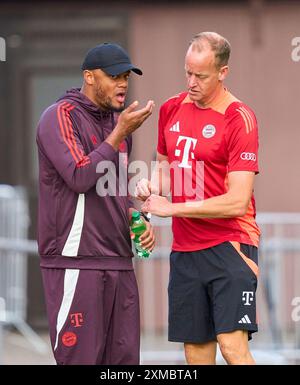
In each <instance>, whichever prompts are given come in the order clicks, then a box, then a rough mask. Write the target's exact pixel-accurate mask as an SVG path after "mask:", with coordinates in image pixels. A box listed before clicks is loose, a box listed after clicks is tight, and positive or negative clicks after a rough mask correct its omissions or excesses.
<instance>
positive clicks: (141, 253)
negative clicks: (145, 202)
mask: <svg viewBox="0 0 300 385" xmlns="http://www.w3.org/2000/svg"><path fill="white" fill-rule="evenodd" d="M130 229H131V232H132V233H133V235H134V238H133V242H134V246H135V249H136V253H137V255H138V257H140V258H148V257H149V255H150V251H148V250H145V249H143V247H142V246H141V243H140V236H141V235H142V234H143V232H144V231H145V230H146V229H147V227H146V224H145V222H144V221H143V219H142V218H141V214H140V213H139V212H138V211H134V212H133V213H132V217H131V226H130Z"/></svg>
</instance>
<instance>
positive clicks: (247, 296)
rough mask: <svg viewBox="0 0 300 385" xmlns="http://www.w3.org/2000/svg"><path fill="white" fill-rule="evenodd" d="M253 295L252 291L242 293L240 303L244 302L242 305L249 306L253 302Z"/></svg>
mask: <svg viewBox="0 0 300 385" xmlns="http://www.w3.org/2000/svg"><path fill="white" fill-rule="evenodd" d="M253 297H254V293H253V291H243V294H242V301H243V302H245V303H244V305H248V306H250V305H251V303H250V302H252V301H253Z"/></svg>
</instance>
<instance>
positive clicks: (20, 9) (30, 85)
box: [0, 0, 300, 363]
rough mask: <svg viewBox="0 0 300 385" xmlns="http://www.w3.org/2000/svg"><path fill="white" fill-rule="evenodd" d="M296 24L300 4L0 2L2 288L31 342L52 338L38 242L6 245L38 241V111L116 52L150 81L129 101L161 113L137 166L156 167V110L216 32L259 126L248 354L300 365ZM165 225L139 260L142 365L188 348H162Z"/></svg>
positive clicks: (136, 150) (234, 84) (139, 146)
mask: <svg viewBox="0 0 300 385" xmlns="http://www.w3.org/2000/svg"><path fill="white" fill-rule="evenodd" d="M299 21H300V2H299V1H288V0H287V1H271V0H270V1H268V0H249V1H246V0H244V1H199V0H198V1H189V0H186V1H184V2H182V1H168V2H167V1H157V2H154V1H143V2H142V1H125V0H124V1H110V2H106V1H100V0H98V1H93V0H90V1H88V2H85V1H64V0H61V1H51V2H50V1H25V0H24V1H13V0H11V1H5V0H3V1H1V3H0V37H2V38H4V39H5V43H6V61H0V127H1V128H0V183H1V184H6V185H11V186H20V187H21V189H20V187H19V188H18V189H17V191H16V190H13V191H12V190H11V193H10V192H9V191H8V190H9V189H7V188H5V191H4V190H3V191H4V192H3V196H2V195H1V198H0V199H2V201H3V202H4V203H3V204H2V206H3V212H1V213H0V215H2V217H3V218H4V217H5V215H8V218H14V219H13V223H10V222H9V220H8V219H7V220H6V221H5V220H3V221H2V222H1V226H0V238H1V242H0V247H2V249H1V250H0V271H2V276H1V275H0V277H2V283H3V282H4V283H3V284H2V286H1V284H0V288H1V290H2V293H1V292H0V297H1V296H3V297H9V296H12V297H13V298H14V300H13V301H12V302H13V304H12V308H13V307H14V306H17V309H14V310H13V311H14V314H15V313H18V312H19V313H20V317H21V318H22V317H23V318H24V319H25V321H26V322H25V325H24V324H19V326H18V328H19V330H20V331H22V333H25V334H26V333H27V334H26V335H27V336H28V338H29V337H30V336H31V337H32V338H33V339H34V338H35V337H34V335H31V334H30V330H29V329H26V325H30V327H31V328H33V329H34V330H35V331H38V332H41V331H46V330H47V329H46V328H47V321H46V314H45V305H44V299H43V290H42V284H41V276H40V271H39V259H38V257H37V254H36V252H35V243H34V242H33V243H30V242H29V243H26V242H25V243H24V242H23V244H22V243H19V248H18V247H17V242H15V241H12V242H6V241H7V240H9V239H13V238H15V237H17V238H22V237H23V238H25V239H26V238H28V239H31V240H35V239H36V225H37V223H36V217H37V178H38V165H37V151H36V144H35V135H36V126H37V122H38V119H39V116H40V114H41V112H42V111H43V110H44V109H45V108H46V107H47V106H48V105H50V104H52V103H53V102H54V101H55V100H56V99H57V98H58V97H59V96H60V95H61V94H63V92H64V90H65V89H68V88H71V87H73V86H77V87H80V85H81V71H80V65H81V62H82V59H83V57H84V55H85V53H86V52H87V50H88V49H89V48H91V47H93V46H95V45H97V44H99V43H102V42H105V41H110V42H117V43H119V44H121V45H123V46H124V47H126V48H127V50H128V51H129V53H130V56H131V58H132V61H133V62H134V63H135V64H136V65H138V66H139V67H140V68H142V69H143V72H144V76H142V77H137V76H135V75H133V76H132V77H131V85H130V94H129V101H130V100H131V101H133V100H134V99H137V100H139V101H140V103H141V104H142V105H143V104H144V103H145V102H146V101H147V100H148V99H153V100H154V101H155V104H156V108H155V112H154V114H153V115H152V117H151V118H150V119H149V120H147V122H146V123H145V124H144V125H143V126H142V127H141V128H140V129H139V130H138V132H136V133H135V134H134V147H133V154H132V157H131V158H132V160H134V159H143V160H146V161H147V162H148V164H149V165H150V161H151V160H153V156H154V154H155V151H156V141H157V118H158V111H159V106H160V104H161V103H162V102H163V101H165V100H166V99H167V98H169V97H170V96H172V95H174V94H176V93H178V92H180V91H182V90H185V74H184V55H185V52H186V49H187V47H188V44H189V41H190V39H191V37H192V36H193V35H195V34H196V33H198V32H201V31H216V32H218V33H220V34H222V35H224V36H225V37H226V38H227V39H228V40H229V41H230V43H231V45H232V56H231V59H230V69H231V72H230V75H229V77H228V80H227V82H226V85H227V86H228V88H229V89H230V91H231V92H232V93H233V94H234V95H235V96H237V97H238V98H239V99H241V100H243V101H244V102H246V103H247V104H249V105H250V106H251V107H252V108H253V110H254V111H255V112H256V115H257V118H258V122H259V128H260V174H259V176H258V177H257V178H256V179H257V180H256V188H255V190H256V200H257V210H258V212H259V216H258V221H259V223H260V224H261V226H262V228H263V237H262V246H261V270H262V275H261V283H260V287H259V312H260V318H261V332H260V333H259V334H257V335H256V336H254V342H253V346H254V348H255V349H257V352H258V353H257V354H261V355H260V357H262V358H261V359H262V360H265V361H268V360H269V361H272V362H276V360H275V358H274V357H278V360H279V361H278V362H283V361H284V362H289V363H296V362H297V360H299V359H300V310H299V311H297V305H300V280H299V277H300V259H299V257H300V244H299V240H300V214H298V213H300V201H299V191H300V171H299V170H300V168H299V161H298V160H297V159H298V158H297V157H298V155H299V149H298V148H299V143H300V130H299V127H298V126H299V109H298V108H299V107H298V103H299V101H300V86H299V84H300V52H299V51H300V50H298V51H297V46H296V43H297V41H298V44H300V38H299V39H298V40H297V39H296V40H293V39H295V38H296V37H298V36H300V22H299ZM293 42H294V45H293ZM295 42H296V43H295ZM297 52H299V54H297ZM1 60H2V57H1ZM297 154H298V155H297ZM7 194H8V195H7ZM14 194H17V197H16V195H14ZM9 197H11V199H12V200H13V201H14V202H16V200H17V199H19V200H21V202H23V203H20V205H21V206H20V205H19V206H18V205H16V204H15V205H12V206H11V209H10V211H9V212H8V214H7V212H6V211H5V210H6V208H7V207H8V205H9V204H10V203H8V201H5V199H10V198H9ZM24 202H25V203H24ZM27 203H28V206H27ZM23 204H25V206H22V205H23ZM2 206H1V207H2ZM20 207H21V208H20ZM20 210H21V211H20ZM26 210H27V211H26ZM4 212H5V213H6V214H5V213H4ZM20 212H21V213H23V214H20ZM27 221H28V222H27ZM9 223H10V224H9ZM26 223H28V225H29V227H28V231H27V230H26V228H27V227H26ZM9 226H11V229H12V230H11V232H10V231H9V230H8V227H9ZM24 226H25V230H26V231H25V230H24ZM158 226H159V227H158V228H157V235H158V241H159V242H158V248H157V250H156V252H155V253H154V255H153V257H152V258H151V259H149V260H147V261H136V271H137V275H138V281H139V287H140V295H141V309H142V328H143V345H142V348H143V350H142V353H143V359H144V362H162V361H164V360H165V361H166V362H167V363H176V362H180V360H183V354H182V351H181V350H180V349H181V347H180V345H177V344H169V343H166V339H167V337H166V328H167V283H168V272H169V267H168V253H169V250H170V244H171V233H170V227H169V222H168V221H158ZM20 228H21V230H20ZM22 229H23V230H22ZM24 231H25V232H24ZM8 260H9V261H10V262H9V263H8V262H7V261H8ZM21 261H23V262H21ZM8 271H9V272H10V273H9V272H8ZM14 271H18V274H17V275H16V276H13V275H12V278H11V282H14V283H11V285H12V286H13V287H12V288H11V287H10V286H9V285H10V284H9V282H10V281H9V280H8V278H7V277H9V274H13V273H12V272H14ZM5 277H6V278H5ZM5 279H6V280H7V281H5ZM14 285H17V287H14ZM18 285H19V286H18ZM3 293H4V294H3ZM298 298H299V301H298ZM18 301H19V302H18ZM0 305H1V303H0ZM22 328H23V329H22ZM24 328H25V329H24ZM36 343H37V345H38V340H37V341H36ZM156 350H159V351H160V353H158V352H157V351H156ZM259 352H260V353H259ZM264 352H267V353H266V355H265V356H263V353H264ZM270 352H273V356H269V355H268V354H269V353H270ZM159 354H160V355H159ZM276 354H277V355H276ZM270 357H271V358H270ZM20 360H22V358H20ZM281 360H282V361H281ZM4 361H5V357H4ZM26 362H27V361H26ZM298 362H299V361H298ZM20 363H22V362H20ZM33 363H34V362H33ZM270 363H271V362H270Z"/></svg>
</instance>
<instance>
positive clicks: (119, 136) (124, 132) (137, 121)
mask: <svg viewBox="0 0 300 385" xmlns="http://www.w3.org/2000/svg"><path fill="white" fill-rule="evenodd" d="M138 104H139V103H138V102H137V101H135V102H133V103H132V104H130V106H129V107H127V108H126V109H125V110H124V111H122V112H121V114H120V115H119V119H118V123H117V125H116V127H115V128H114V129H113V131H112V133H111V134H110V135H109V136H108V137H107V138H106V140H105V141H106V142H107V143H109V144H110V145H111V146H112V147H113V148H114V149H115V150H117V149H118V148H119V145H120V143H121V142H123V140H124V139H125V138H126V137H127V136H128V135H130V134H132V133H133V132H134V131H135V130H137V129H138V128H139V127H140V126H141V125H142V124H143V123H144V121H145V120H146V119H147V118H149V116H150V115H151V114H152V110H153V107H154V102H153V100H149V101H148V103H147V105H146V106H145V107H144V108H141V109H140V110H137V111H135V109H136V107H137V106H138Z"/></svg>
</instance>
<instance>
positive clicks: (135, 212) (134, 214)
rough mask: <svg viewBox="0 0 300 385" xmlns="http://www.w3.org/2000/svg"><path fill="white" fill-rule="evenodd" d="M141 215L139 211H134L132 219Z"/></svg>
mask: <svg viewBox="0 0 300 385" xmlns="http://www.w3.org/2000/svg"><path fill="white" fill-rule="evenodd" d="M140 217H141V215H140V213H139V212H138V211H134V212H133V213H132V219H140Z"/></svg>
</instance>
